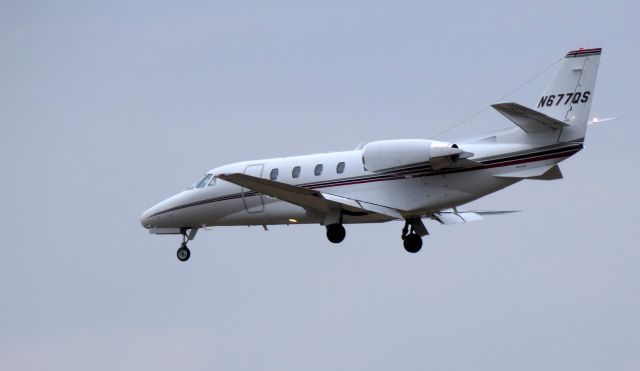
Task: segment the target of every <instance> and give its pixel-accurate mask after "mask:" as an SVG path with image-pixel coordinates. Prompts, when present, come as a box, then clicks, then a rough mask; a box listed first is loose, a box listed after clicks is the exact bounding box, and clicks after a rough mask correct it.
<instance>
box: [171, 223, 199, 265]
mask: <svg viewBox="0 0 640 371" xmlns="http://www.w3.org/2000/svg"><path fill="white" fill-rule="evenodd" d="M188 231H189V233H187V229H186V228H183V229H182V243H181V244H180V248H178V251H177V252H176V256H177V257H178V260H180V261H181V262H186V261H187V260H189V257H191V250H189V248H188V247H187V242H189V241H191V240H193V238H194V237H195V236H196V233H197V232H198V228H191V229H189V230H188Z"/></svg>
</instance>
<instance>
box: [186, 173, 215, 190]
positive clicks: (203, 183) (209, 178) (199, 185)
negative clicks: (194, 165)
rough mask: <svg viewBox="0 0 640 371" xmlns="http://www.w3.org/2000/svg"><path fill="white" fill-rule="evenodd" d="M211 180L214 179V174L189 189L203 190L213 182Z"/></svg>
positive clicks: (208, 175)
mask: <svg viewBox="0 0 640 371" xmlns="http://www.w3.org/2000/svg"><path fill="white" fill-rule="evenodd" d="M211 178H213V174H205V176H204V177H203V178H202V179H200V180H199V181H198V182H196V183H194V185H192V186H191V187H189V189H193V188H203V187H205V186H206V185H207V184H209V181H211Z"/></svg>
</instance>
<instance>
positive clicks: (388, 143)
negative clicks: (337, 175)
mask: <svg viewBox="0 0 640 371" xmlns="http://www.w3.org/2000/svg"><path fill="white" fill-rule="evenodd" d="M466 155H472V154H471V153H468V152H464V151H463V150H461V149H460V148H458V146H457V145H456V144H452V143H446V142H440V141H437V140H427V139H397V140H381V141H377V142H371V143H368V144H367V145H365V146H364V149H363V151H362V163H363V164H364V169H365V170H367V171H383V170H393V169H398V168H402V167H406V166H410V165H419V164H426V163H430V164H431V167H432V168H434V169H438V168H442V167H446V166H447V165H448V164H453V163H455V162H456V161H458V160H459V159H460V158H463V156H466ZM466 157H468V156H466Z"/></svg>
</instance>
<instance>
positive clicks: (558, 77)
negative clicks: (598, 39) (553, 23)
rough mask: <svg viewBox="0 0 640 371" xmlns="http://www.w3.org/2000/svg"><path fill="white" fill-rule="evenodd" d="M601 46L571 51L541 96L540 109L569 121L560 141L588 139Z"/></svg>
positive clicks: (555, 117) (549, 114)
mask: <svg viewBox="0 0 640 371" xmlns="http://www.w3.org/2000/svg"><path fill="white" fill-rule="evenodd" d="M601 53H602V49H601V48H596V49H578V50H573V51H570V52H569V53H567V55H566V56H565V57H564V59H563V60H562V62H561V63H560V67H559V69H558V71H557V72H556V74H555V76H554V77H553V79H552V80H551V81H550V82H549V85H548V86H547V88H546V89H545V91H544V93H543V94H542V97H540V99H539V100H538V103H537V105H536V110H537V111H539V112H542V113H544V114H545V115H547V116H549V117H552V118H554V119H556V120H558V121H561V122H563V123H565V124H567V125H569V126H568V127H565V128H563V129H561V133H560V135H559V136H558V141H560V142H566V141H578V140H579V141H581V140H584V136H585V132H586V130H587V123H588V121H589V110H590V108H591V101H592V100H593V91H594V88H595V84H596V76H597V74H598V65H599V63H600V54H601Z"/></svg>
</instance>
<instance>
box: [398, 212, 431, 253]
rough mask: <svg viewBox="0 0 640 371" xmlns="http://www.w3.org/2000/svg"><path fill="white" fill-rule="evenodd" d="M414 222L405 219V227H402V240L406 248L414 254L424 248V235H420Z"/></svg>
mask: <svg viewBox="0 0 640 371" xmlns="http://www.w3.org/2000/svg"><path fill="white" fill-rule="evenodd" d="M414 224H415V223H414V222H412V221H409V220H407V221H405V224H404V228H402V241H403V245H404V249H405V250H407V252H410V253H412V254H415V253H417V252H418V251H420V249H421V248H422V237H420V235H419V234H418V233H417V232H416V230H415V229H416V228H414ZM421 224H422V223H421ZM425 232H426V229H425Z"/></svg>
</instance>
